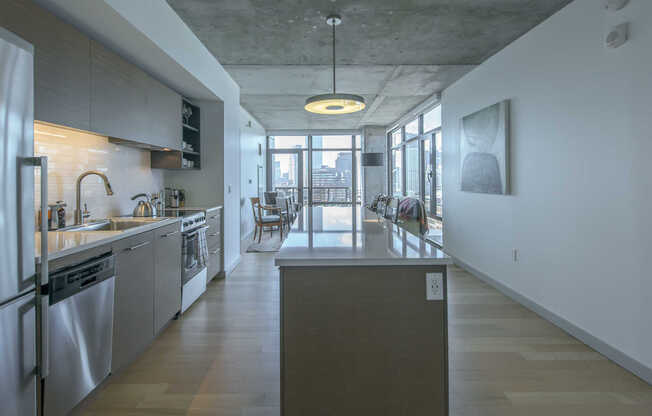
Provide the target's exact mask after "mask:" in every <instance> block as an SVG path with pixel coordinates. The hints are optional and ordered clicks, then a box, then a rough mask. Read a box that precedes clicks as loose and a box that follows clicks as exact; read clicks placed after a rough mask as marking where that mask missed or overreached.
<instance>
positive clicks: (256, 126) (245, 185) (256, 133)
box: [240, 107, 266, 238]
mask: <svg viewBox="0 0 652 416" xmlns="http://www.w3.org/2000/svg"><path fill="white" fill-rule="evenodd" d="M249 122H251V127H249ZM240 126H241V127H240V159H241V165H240V180H241V182H240V235H241V237H242V238H244V237H246V236H248V235H249V234H250V233H252V232H253V230H254V219H253V214H252V212H251V203H250V202H249V198H251V197H256V196H259V195H258V186H259V184H258V181H260V187H261V188H262V189H263V190H264V189H265V172H266V171H265V152H266V140H265V129H264V128H263V126H261V125H260V123H258V121H256V119H255V118H253V117H252V116H251V114H249V113H248V112H247V110H245V109H244V108H242V107H241V108H240ZM258 145H260V147H261V149H262V154H261V155H259V154H258ZM258 166H262V169H260V178H259V177H258Z"/></svg>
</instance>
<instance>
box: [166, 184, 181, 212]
mask: <svg viewBox="0 0 652 416" xmlns="http://www.w3.org/2000/svg"><path fill="white" fill-rule="evenodd" d="M185 204H186V191H184V190H183V189H175V188H165V207H166V208H183V206H184V205H185Z"/></svg>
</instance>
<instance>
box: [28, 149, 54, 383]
mask: <svg viewBox="0 0 652 416" xmlns="http://www.w3.org/2000/svg"><path fill="white" fill-rule="evenodd" d="M29 162H30V163H31V164H32V165H34V166H40V167H41V264H40V271H39V273H37V274H36V312H37V314H36V320H37V326H36V328H37V331H38V333H37V336H36V339H37V343H36V359H37V368H38V372H39V375H40V376H41V378H46V377H47V376H48V374H49V372H50V364H49V357H48V309H49V307H50V305H49V303H50V302H49V296H48V293H47V291H46V292H45V293H44V292H43V289H44V287H45V285H47V283H48V276H49V271H48V158H47V156H40V157H32V158H29Z"/></svg>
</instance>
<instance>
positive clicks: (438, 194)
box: [435, 131, 442, 217]
mask: <svg viewBox="0 0 652 416" xmlns="http://www.w3.org/2000/svg"><path fill="white" fill-rule="evenodd" d="M441 146H442V142H441V131H438V132H437V134H436V135H435V171H436V177H437V182H436V183H435V215H436V216H438V217H441V216H442V200H441V198H442V190H441V188H442V180H441V178H442V176H441V175H442V166H441V161H442V157H441Z"/></svg>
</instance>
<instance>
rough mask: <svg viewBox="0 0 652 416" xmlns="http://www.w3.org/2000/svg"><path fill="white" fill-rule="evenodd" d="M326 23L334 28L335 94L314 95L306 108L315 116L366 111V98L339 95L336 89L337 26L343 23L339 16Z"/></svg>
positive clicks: (332, 17) (329, 19)
mask: <svg viewBox="0 0 652 416" xmlns="http://www.w3.org/2000/svg"><path fill="white" fill-rule="evenodd" d="M326 23H327V24H328V25H330V26H332V27H333V92H332V93H331V94H321V95H314V96H312V97H310V98H308V99H307V100H306V105H305V106H304V108H305V109H306V111H309V112H311V113H315V114H349V113H355V112H358V111H360V110H364V108H365V106H366V105H365V102H364V98H362V97H361V96H359V95H355V94H338V93H337V92H336V89H335V85H336V84H335V26H337V25H339V24H340V23H342V18H341V17H340V16H338V15H330V16H328V17H327V18H326Z"/></svg>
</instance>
